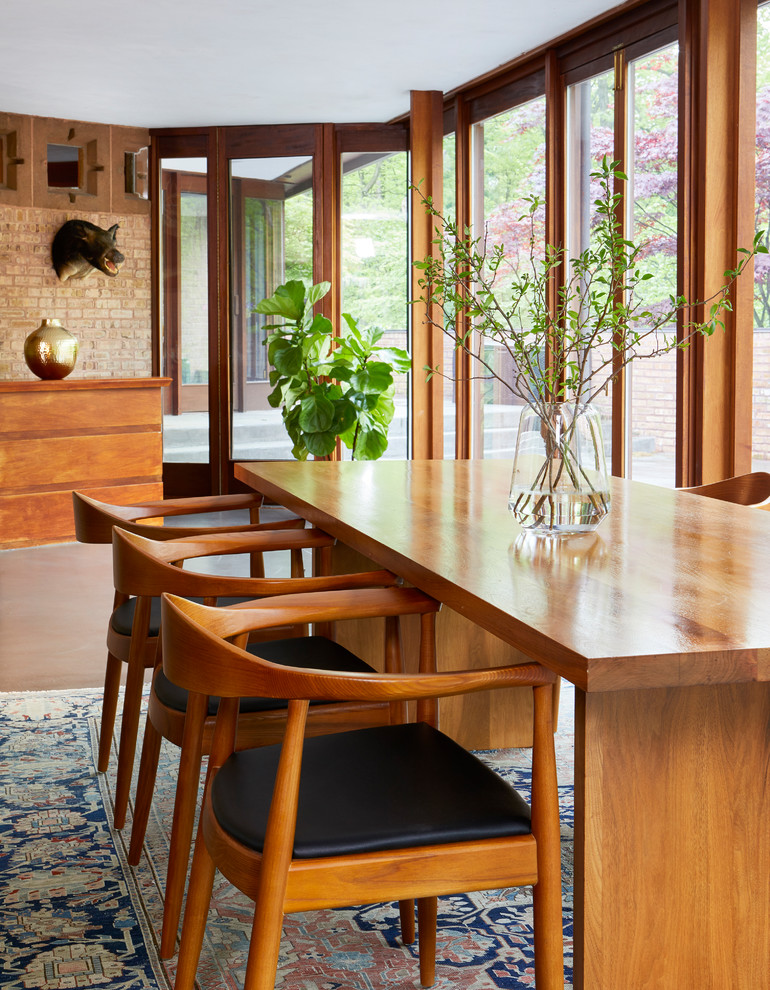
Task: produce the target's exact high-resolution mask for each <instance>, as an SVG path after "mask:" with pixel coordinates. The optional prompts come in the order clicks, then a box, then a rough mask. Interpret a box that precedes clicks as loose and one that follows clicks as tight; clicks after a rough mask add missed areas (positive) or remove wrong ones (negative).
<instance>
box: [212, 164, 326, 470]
mask: <svg viewBox="0 0 770 990" xmlns="http://www.w3.org/2000/svg"><path fill="white" fill-rule="evenodd" d="M230 166H231V172H230V175H231V179H230V210H231V217H230V219H231V237H232V242H231V263H230V272H231V293H232V296H231V327H232V330H231V375H232V417H233V419H232V438H233V439H232V450H231V456H232V458H233V459H234V460H245V459H251V460H276V459H280V460H284V459H288V458H291V456H292V455H291V442H290V440H289V437H288V434H287V433H286V431H285V429H284V426H283V421H282V420H281V413H280V410H278V409H273V408H271V406H270V405H269V403H268V401H267V400H268V395H269V394H270V392H271V391H272V389H271V387H270V383H269V370H270V369H269V367H268V363H267V348H266V346H265V340H266V336H267V334H266V331H265V329H264V328H265V324H266V323H269V322H270V319H271V318H269V317H265V316H262V315H260V314H258V313H255V312H254V310H255V307H256V306H257V303H259V302H260V300H261V299H264V298H265V297H266V296H270V295H272V294H273V293H274V292H275V290H276V289H277V288H278V286H279V285H282V284H284V283H285V282H288V281H290V280H292V279H301V280H302V281H304V282H305V284H306V285H310V284H311V283H312V279H313V186H312V172H313V161H312V159H310V158H248V159H239V160H234V161H232V162H231V163H230Z"/></svg>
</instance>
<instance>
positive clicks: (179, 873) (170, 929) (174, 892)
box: [160, 712, 202, 959]
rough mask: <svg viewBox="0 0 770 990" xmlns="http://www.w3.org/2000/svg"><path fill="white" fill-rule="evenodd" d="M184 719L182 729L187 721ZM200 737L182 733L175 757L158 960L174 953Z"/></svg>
mask: <svg viewBox="0 0 770 990" xmlns="http://www.w3.org/2000/svg"><path fill="white" fill-rule="evenodd" d="M191 717H192V716H191V713H189V712H188V719H187V722H186V724H185V730H187V728H188V724H189V722H190V720H191ZM201 756H202V752H201V746H200V736H199V735H198V737H197V739H195V740H191V739H189V738H188V734H187V732H185V738H184V739H183V740H182V752H181V754H180V757H179V776H178V778H177V785H176V797H175V799H174V817H173V820H172V823H171V837H170V839H169V853H168V867H167V871H166V892H165V894H164V897H163V930H162V932H161V938H160V958H161V959H169V958H170V957H171V956H173V954H174V949H175V947H176V936H177V931H178V930H179V918H180V915H181V913H182V901H183V900H184V884H185V880H186V878H187V865H188V863H189V861H190V846H191V844H192V834H193V826H194V824H195V807H196V804H197V799H198V789H199V782H200V772H201Z"/></svg>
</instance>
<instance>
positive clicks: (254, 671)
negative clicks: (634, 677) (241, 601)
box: [161, 588, 556, 701]
mask: <svg viewBox="0 0 770 990" xmlns="http://www.w3.org/2000/svg"><path fill="white" fill-rule="evenodd" d="M161 601H162V604H161V615H162V621H161V628H162V633H161V637H162V645H163V650H162V653H163V669H164V671H165V673H166V676H167V677H168V678H169V679H170V680H172V681H173V682H174V683H175V684H178V685H179V686H180V687H184V688H186V689H187V690H188V691H191V692H195V693H199V694H209V695H218V696H219V697H221V698H239V697H245V696H249V695H258V696H261V697H271V698H288V699H302V700H318V699H325V700H330V701H333V700H339V701H344V700H348V701H349V700H351V699H352V700H357V701H399V700H405V699H410V700H415V699H416V700H420V699H424V700H427V699H434V698H439V697H448V696H450V695H457V694H468V693H471V692H477V691H488V690H493V689H495V688H505V687H521V686H533V687H535V686H540V685H552V684H554V683H555V681H556V675H555V674H554V673H553V672H552V671H550V670H548V669H547V668H545V667H541V666H540V664H537V663H525V664H518V665H513V666H504V667H492V668H481V669H472V670H458V671H451V672H446V673H440V672H438V673H437V672H436V669H435V646H434V638H433V630H434V622H435V614H436V612H437V611H438V610H439V608H440V607H441V606H440V603H439V602H437V601H436V600H435V599H433V598H431V597H430V596H429V595H426V594H424V593H423V592H421V591H418V590H417V589H416V588H361V589H355V590H349V591H344V592H340V591H326V592H316V593H313V594H298V595H282V596H281V597H280V598H270V599H265V600H263V601H260V602H249V603H248V604H246V605H243V606H235V607H231V608H211V607H207V606H205V605H200V604H197V603H196V602H191V601H189V600H186V599H182V598H179V597H178V596H176V595H170V594H164V595H163V596H162V600H161ZM414 614H417V615H420V616H421V637H420V640H421V646H420V670H419V671H418V672H417V673H393V674H362V673H347V672H342V671H319V670H310V669H304V668H298V667H287V666H284V665H282V664H274V663H271V662H270V661H268V660H264V659H262V658H261V657H259V656H258V655H255V654H254V653H252V652H246V650H244V649H243V648H242V646H241V645H238V644H239V643H241V644H242V642H243V640H244V639H245V637H247V636H248V635H249V634H250V633H252V632H255V631H259V630H261V629H265V628H269V627H272V626H275V625H292V624H294V623H297V622H327V621H330V622H339V621H342V620H346V619H367V618H375V617H377V616H385V617H386V618H390V617H400V616H402V615H414ZM192 657H194V658H195V661H194V663H191V662H190V661H191V658H192Z"/></svg>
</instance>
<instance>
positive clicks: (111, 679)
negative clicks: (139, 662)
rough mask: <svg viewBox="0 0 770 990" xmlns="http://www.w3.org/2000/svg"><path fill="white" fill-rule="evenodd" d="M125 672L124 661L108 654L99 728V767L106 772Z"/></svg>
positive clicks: (102, 771) (101, 771)
mask: <svg viewBox="0 0 770 990" xmlns="http://www.w3.org/2000/svg"><path fill="white" fill-rule="evenodd" d="M122 672H123V662H122V661H121V660H118V658H117V657H114V656H113V655H112V654H111V653H108V654H107V668H106V670H105V672H104V699H103V701H102V726H101V729H100V730H99V757H98V762H97V769H98V771H99V773H106V771H107V767H108V766H109V765H110V749H111V747H112V732H113V729H114V728H115V714H116V712H117V710H118V694H119V693H120V678H121V674H122Z"/></svg>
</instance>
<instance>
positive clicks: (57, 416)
mask: <svg viewBox="0 0 770 990" xmlns="http://www.w3.org/2000/svg"><path fill="white" fill-rule="evenodd" d="M168 382H169V379H167V378H122V379H116V378H111V379H110V378H105V379H92V380H88V379H76V380H73V381H69V380H66V379H65V380H63V381H34V382H28V381H20V382H0V547H2V548H5V549H7V548H9V547H23V546H35V545H37V544H41V543H62V542H67V541H70V540H74V538H75V524H74V520H73V517H72V491H73V490H74V489H77V490H82V491H87V492H89V493H90V494H92V495H93V496H94V497H95V498H100V499H104V500H105V501H108V502H117V503H128V502H140V501H143V500H146V499H152V498H162V496H163V483H162V468H163V443H162V432H161V430H162V419H161V388H162V387H163V386H164V385H167V384H168Z"/></svg>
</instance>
